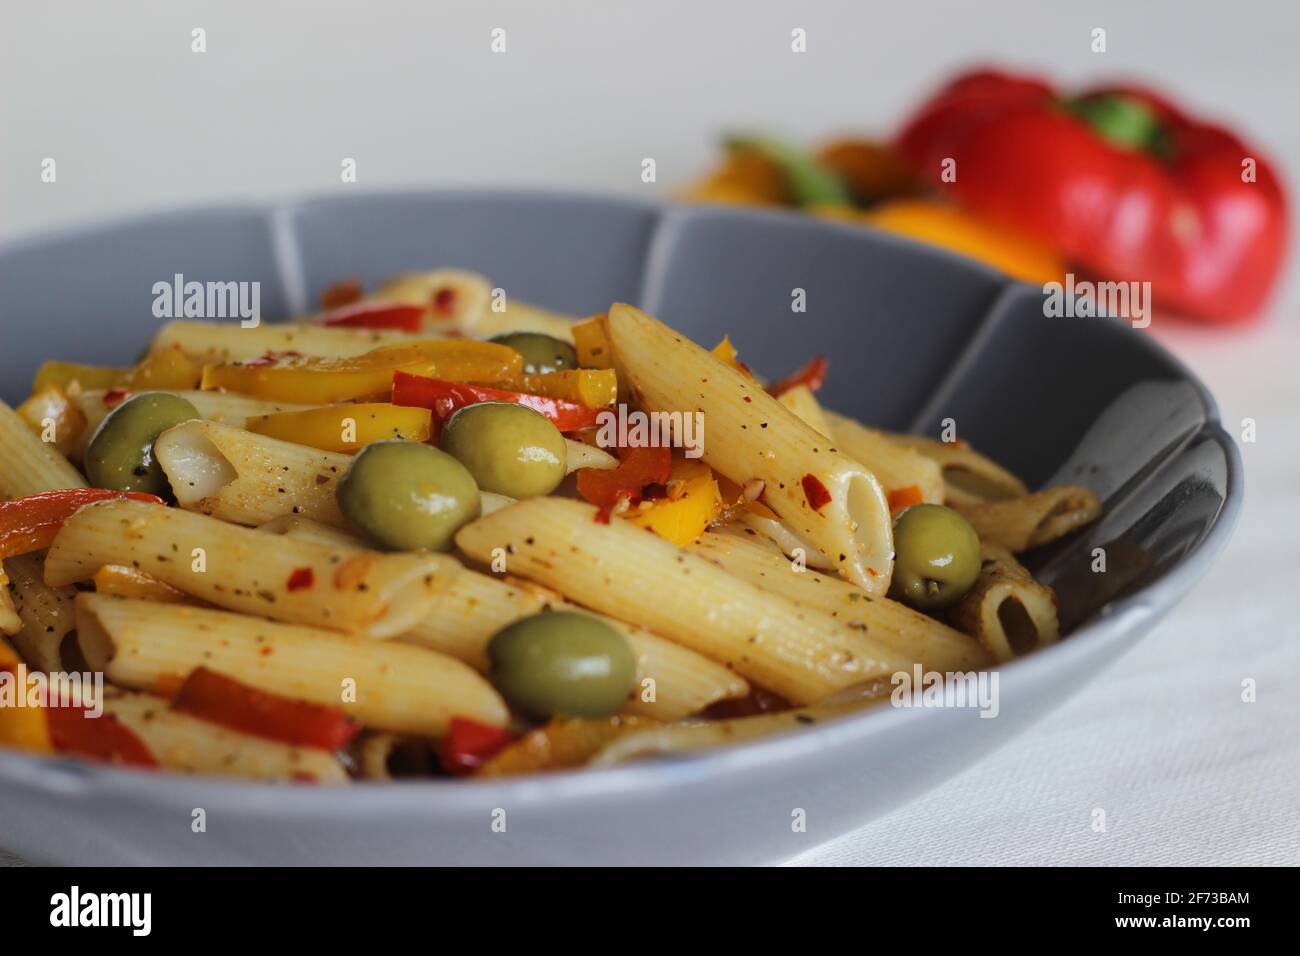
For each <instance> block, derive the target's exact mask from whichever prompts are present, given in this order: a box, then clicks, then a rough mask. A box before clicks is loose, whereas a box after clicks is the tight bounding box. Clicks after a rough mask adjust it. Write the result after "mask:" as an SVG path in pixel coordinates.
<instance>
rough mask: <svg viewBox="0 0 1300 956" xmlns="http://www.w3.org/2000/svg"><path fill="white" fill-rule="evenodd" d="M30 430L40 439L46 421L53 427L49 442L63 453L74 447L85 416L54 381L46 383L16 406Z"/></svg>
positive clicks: (83, 425) (70, 451) (76, 445)
mask: <svg viewBox="0 0 1300 956" xmlns="http://www.w3.org/2000/svg"><path fill="white" fill-rule="evenodd" d="M17 412H18V414H19V415H20V416H21V417H22V420H23V421H25V422H26V423H27V424H28V426H29V427H30V428H31V429H32V431H34V432H36V434H37V435H40V436H41V437H42V439H44V436H45V431H46V427H45V426H46V423H47V422H48V423H49V425H50V426H51V427H52V428H53V432H52V437H53V439H54V441H53V442H51V444H52V445H53V446H54V447H55V448H56V449H57V450H58V452H59V454H61V455H64V456H67V455H70V454H72V453H73V452H74V451H76V449H77V447H78V443H79V442H80V440H81V433H82V431H83V430H84V429H85V427H86V416H85V415H83V414H82V413H81V409H80V408H78V407H77V406H76V405H74V404H73V403H72V401H71V400H70V399H69V398H68V393H67V392H65V391H64V390H63V389H62V388H60V387H59V386H57V385H48V386H46V387H45V388H43V389H41V390H40V391H39V392H37V393H36V394H34V395H33V396H32V397H31V398H29V399H27V401H25V402H23V403H22V404H21V405H19V406H18V408H17Z"/></svg>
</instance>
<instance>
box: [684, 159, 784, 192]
mask: <svg viewBox="0 0 1300 956" xmlns="http://www.w3.org/2000/svg"><path fill="white" fill-rule="evenodd" d="M681 198H682V199H683V200H685V201H687V202H714V203H728V204H736V205H742V206H783V205H785V204H786V203H787V201H788V198H789V197H788V195H787V192H786V181H785V176H784V174H783V173H782V171H781V167H780V166H778V165H777V163H776V162H774V161H773V160H772V159H770V158H769V157H767V156H765V155H763V154H762V153H759V152H758V151H756V150H732V151H730V152H729V153H728V154H727V157H726V159H724V160H723V162H722V165H721V166H720V167H719V168H718V169H717V170H716V171H715V172H713V173H712V174H711V175H709V176H708V177H707V178H705V179H703V180H701V181H700V182H698V183H695V184H694V185H692V186H690V187H689V188H687V189H686V190H685V191H684V192H683V193H682V194H681Z"/></svg>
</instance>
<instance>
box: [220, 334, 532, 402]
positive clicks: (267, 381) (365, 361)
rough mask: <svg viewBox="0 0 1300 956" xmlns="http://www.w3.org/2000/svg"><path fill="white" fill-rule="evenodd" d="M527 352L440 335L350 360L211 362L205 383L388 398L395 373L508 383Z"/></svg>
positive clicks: (286, 397)
mask: <svg viewBox="0 0 1300 956" xmlns="http://www.w3.org/2000/svg"><path fill="white" fill-rule="evenodd" d="M523 365H524V359H523V356H522V355H520V354H519V353H518V352H516V351H515V350H514V349H512V348H510V347H509V346H506V345H501V344H499V343H496V342H475V341H471V340H468V339H441V340H430V341H421V342H409V343H403V344H401V345H387V346H383V347H381V348H377V349H373V350H371V351H369V352H365V353H362V354H361V355H354V356H350V357H347V358H309V357H306V356H302V355H296V354H289V353H285V354H282V355H280V356H275V355H270V356H266V357H264V358H262V359H254V360H253V361H251V362H231V363H226V364H222V365H208V366H205V367H204V369H203V382H202V387H203V388H205V389H214V388H224V389H227V390H229V391H232V392H239V393H241V394H244V395H251V396H253V397H254V398H268V399H272V400H278V401H286V402H289V401H291V402H300V403H302V404H306V405H331V404H333V403H335V402H346V401H351V400H352V399H357V398H371V397H377V396H385V395H387V394H388V392H389V390H390V389H391V388H392V382H393V373H394V372H406V373H408V374H411V375H422V376H426V377H430V378H439V379H444V380H448V381H455V382H474V383H483V384H508V383H510V382H514V381H516V380H517V379H518V378H519V376H520V375H522V374H523V370H524V369H523Z"/></svg>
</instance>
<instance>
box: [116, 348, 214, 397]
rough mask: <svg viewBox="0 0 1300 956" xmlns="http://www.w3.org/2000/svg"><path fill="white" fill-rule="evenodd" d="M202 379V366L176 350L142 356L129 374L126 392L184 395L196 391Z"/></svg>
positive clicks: (171, 349) (162, 350)
mask: <svg viewBox="0 0 1300 956" xmlns="http://www.w3.org/2000/svg"><path fill="white" fill-rule="evenodd" d="M202 376H203V366H201V365H199V364H198V363H196V362H194V361H193V360H191V359H190V358H189V357H188V356H187V355H186V354H185V353H184V352H182V351H181V350H180V347H179V346H176V347H173V348H169V349H168V348H165V349H160V350H159V351H157V352H150V353H149V354H148V355H146V356H145V358H144V360H143V361H142V362H141V363H140V364H139V365H137V366H136V367H135V369H134V370H132V372H131V376H130V378H129V379H128V380H127V382H126V388H128V389H130V390H131V391H133V392H149V391H169V390H170V391H176V390H181V391H184V390H188V389H191V388H197V387H198V384H199V379H200V378H202Z"/></svg>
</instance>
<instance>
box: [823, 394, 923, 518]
mask: <svg viewBox="0 0 1300 956" xmlns="http://www.w3.org/2000/svg"><path fill="white" fill-rule="evenodd" d="M824 414H825V417H826V420H827V423H828V424H829V426H830V432H829V434H830V436H831V437H832V438H834V439H835V447H837V448H838V449H839V450H840V451H842V452H844V454H846V455H848V456H849V457H850V458H852V459H853V460H854V461H856V462H859V463H861V464H863V465H865V466H866V467H868V468H870V469H871V471H872V472H873V473H874V474H875V476H876V477H877V478H878V479H880V483H881V484H882V485H884V486H885V491H886V492H887V493H888V492H898V491H902V490H903V489H906V488H916V489H917V491H918V492H919V493H920V498H921V501H924V502H928V503H929V504H936V505H937V504H943V501H944V497H945V494H946V492H945V489H944V481H943V472H942V471H941V470H940V468H939V464H938V462H936V461H934V460H933V459H931V458H927V457H926V456H925V455H923V454H921V453H920V452H919V451H917V450H916V449H915V448H912V447H909V446H908V445H906V444H904V443H903V442H900V441H899V440H898V439H897V438H896V437H895V436H892V435H887V434H886V433H884V432H882V431H878V430H876V429H874V428H868V427H867V426H865V425H863V424H861V423H860V422H857V421H855V420H854V419H852V418H849V417H848V416H847V415H838V414H836V413H835V412H832V411H825V412H824Z"/></svg>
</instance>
